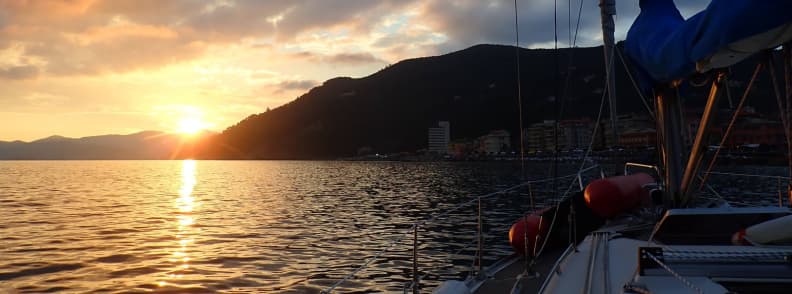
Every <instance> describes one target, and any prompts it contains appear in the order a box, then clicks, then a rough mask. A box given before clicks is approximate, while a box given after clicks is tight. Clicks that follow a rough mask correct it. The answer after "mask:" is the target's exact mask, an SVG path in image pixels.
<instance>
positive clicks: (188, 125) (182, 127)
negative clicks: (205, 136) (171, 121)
mask: <svg viewBox="0 0 792 294" xmlns="http://www.w3.org/2000/svg"><path fill="white" fill-rule="evenodd" d="M206 127H207V125H206V123H205V122H203V121H201V120H200V119H198V118H194V117H185V118H182V119H181V120H179V122H178V127H177V129H176V131H177V132H179V133H181V134H183V135H195V134H197V133H198V132H200V131H202V130H204V129H205V128H206Z"/></svg>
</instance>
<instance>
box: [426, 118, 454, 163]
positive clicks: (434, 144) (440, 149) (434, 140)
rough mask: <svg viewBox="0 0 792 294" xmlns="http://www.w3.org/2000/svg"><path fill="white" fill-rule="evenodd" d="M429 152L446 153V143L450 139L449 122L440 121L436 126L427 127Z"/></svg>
mask: <svg viewBox="0 0 792 294" xmlns="http://www.w3.org/2000/svg"><path fill="white" fill-rule="evenodd" d="M428 133H429V134H428V135H429V136H428V137H429V138H428V139H429V140H428V141H429V142H428V143H429V152H430V153H436V154H443V155H445V154H448V143H449V142H450V141H451V123H449V122H447V121H441V122H438V123H437V127H436V128H429V132H428Z"/></svg>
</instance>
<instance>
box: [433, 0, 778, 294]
mask: <svg viewBox="0 0 792 294" xmlns="http://www.w3.org/2000/svg"><path fill="white" fill-rule="evenodd" d="M600 6H601V8H602V16H603V28H604V29H605V34H606V35H605V38H603V39H604V40H605V41H606V44H605V56H606V64H612V62H609V61H608V60H607V58H608V57H611V58H612V57H613V53H612V52H613V51H612V50H614V47H613V44H612V41H613V38H612V34H613V20H612V16H613V14H615V11H614V9H615V5H614V1H613V0H601V1H600ZM640 8H641V12H640V14H639V15H638V17H637V18H636V19H635V21H634V23H633V25H632V26H631V28H630V30H629V32H628V34H627V39H626V40H625V46H624V47H625V48H624V49H625V54H626V55H627V57H628V58H629V59H630V61H632V64H633V68H632V71H633V72H634V73H636V76H637V77H638V79H639V81H640V85H641V88H642V90H643V91H645V93H651V94H652V95H653V97H654V103H655V105H654V108H655V112H656V113H655V116H656V120H657V131H658V137H659V138H658V141H659V142H660V144H659V150H660V159H659V160H658V162H659V163H660V164H659V165H658V166H652V165H645V164H629V165H628V166H627V167H625V175H623V176H618V177H611V178H602V179H598V180H595V181H592V182H590V183H588V185H587V186H586V187H585V189H584V191H581V192H579V193H576V194H574V195H572V196H571V197H568V198H566V199H564V200H563V201H560V202H559V203H558V204H556V205H554V206H552V207H549V208H547V209H544V210H541V211H536V212H532V213H529V214H526V215H525V216H524V217H521V218H520V219H519V220H517V221H516V222H515V224H514V225H513V226H512V230H511V231H510V236H509V237H510V242H511V244H512V246H513V247H514V250H515V253H516V255H515V256H512V257H510V258H507V259H504V260H502V261H501V262H498V263H495V264H494V265H492V266H491V267H490V268H488V269H485V270H482V271H481V272H478V273H477V274H476V275H472V276H471V277H470V278H468V279H467V280H465V281H447V282H445V283H443V284H442V285H441V286H439V287H438V288H436V289H435V291H434V292H435V293H724V294H725V293H792V210H790V208H789V207H784V206H783V205H781V204H783V202H784V201H783V199H779V206H775V207H732V206H729V204H728V203H727V202H726V201H703V199H701V198H699V197H697V195H698V193H697V191H698V190H699V189H698V187H703V186H705V185H706V182H705V181H706V176H707V175H708V174H709V168H710V167H711V164H710V165H708V166H707V170H706V171H702V164H703V163H704V162H705V160H704V158H705V156H704V153H705V152H706V150H707V144H708V139H709V137H708V130H710V129H711V126H712V124H713V121H714V115H715V113H716V108H717V106H718V102H719V100H720V97H721V92H723V91H722V89H723V87H724V85H723V84H724V81H725V77H726V76H727V74H728V73H727V71H726V70H725V69H726V68H728V67H729V66H732V65H734V64H736V63H739V62H743V61H745V60H747V59H748V58H749V57H751V56H754V55H762V54H763V55H764V56H766V57H765V58H759V59H760V62H759V63H758V64H757V65H756V70H755V72H754V74H753V76H752V80H751V82H749V85H748V87H747V89H746V92H745V93H744V95H743V100H742V101H744V100H745V97H746V96H747V95H748V93H749V91H750V88H751V87H752V85H753V81H754V80H755V79H756V78H757V74H758V73H759V72H760V71H761V70H767V71H769V72H770V73H771V76H772V80H773V83H774V93H775V94H776V99H777V102H778V105H779V112H780V113H781V115H780V117H781V121H782V124H783V126H784V128H785V132H786V138H787V143H792V140H791V137H790V135H792V134H790V132H791V131H792V130H791V129H790V120H791V119H792V118H790V115H791V114H792V112H791V111H790V109H792V106H791V105H790V104H791V103H792V1H784V0H713V1H711V2H710V4H709V5H708V6H707V7H706V8H705V9H704V10H702V11H701V12H699V13H697V14H695V15H693V16H692V17H690V18H688V19H684V18H683V17H682V16H681V14H680V13H679V11H678V9H677V7H676V6H675V4H674V2H673V1H672V0H640ZM608 31H610V32H608ZM608 33H610V38H609V36H608ZM780 48H782V49H780ZM609 51H610V52H609ZM779 53H780V55H782V56H783V58H780V59H782V60H780V62H781V63H782V64H781V65H780V66H779V65H778V64H777V62H778V61H779V60H777V59H779V58H776V56H778V55H779ZM774 61H775V62H774ZM778 68H782V69H783V72H784V79H783V80H784V83H785V86H784V87H781V86H779V85H778V83H777V81H778V80H781V79H780V78H778V77H776V70H777V69H778ZM612 72H613V71H612V67H609V68H608V70H607V73H608V79H609V81H612ZM694 75H696V76H705V77H707V78H708V79H709V80H710V81H711V82H710V84H711V85H710V91H709V95H708V97H707V98H706V99H707V103H706V107H705V109H704V111H703V113H702V115H701V120H700V123H699V126H698V130H697V132H696V136H695V139H694V140H693V142H692V147H691V148H690V150H689V151H686V150H683V146H685V143H684V141H683V135H682V133H681V130H682V126H683V125H684V124H683V121H682V118H683V116H682V113H681V109H682V105H681V103H682V102H681V99H680V97H679V95H678V93H679V91H680V88H681V87H682V85H683V84H684V83H683V82H685V81H686V80H688V79H689V78H690V77H691V76H694ZM609 87H610V86H609ZM682 90H684V89H682ZM611 94H613V93H612V91H611ZM742 101H741V103H740V105H739V106H738V107H737V110H736V111H735V117H733V118H732V120H731V123H730V125H732V124H733V123H734V120H735V118H736V116H737V115H738V114H739V112H740V108H741V107H742V106H743V103H742ZM729 129H731V126H730V127H729V128H728V129H727V131H726V135H728V132H729ZM722 145H723V144H721V145H719V146H722ZM788 145H792V144H788ZM718 148H719V147H718ZM790 151H792V149H787V152H788V154H787V155H788V156H789V155H790V154H789V152H790ZM714 158H717V153H716V156H715V157H714ZM713 162H714V159H713ZM637 169H644V170H646V171H648V172H647V173H631V172H630V171H631V170H637ZM790 169H792V159H790ZM787 179H788V178H787ZM791 190H792V186H790V188H788V189H787V192H786V193H787V197H789V199H788V201H790V202H792V192H790V191H791ZM779 197H780V196H779Z"/></svg>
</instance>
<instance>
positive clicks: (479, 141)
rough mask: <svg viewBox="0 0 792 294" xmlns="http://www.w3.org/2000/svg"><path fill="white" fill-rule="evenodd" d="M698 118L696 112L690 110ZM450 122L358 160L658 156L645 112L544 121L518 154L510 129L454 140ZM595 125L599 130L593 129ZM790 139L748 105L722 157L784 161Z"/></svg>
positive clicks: (714, 142) (531, 129)
mask: <svg viewBox="0 0 792 294" xmlns="http://www.w3.org/2000/svg"><path fill="white" fill-rule="evenodd" d="M686 112H688V113H689V114H690V115H686V117H697V116H696V115H694V114H695V113H696V110H694V109H690V110H686ZM727 112H728V111H723V113H722V114H721V116H720V117H721V118H724V117H725V118H726V119H722V120H721V121H720V122H719V123H718V124H715V125H713V126H712V127H711V128H710V129H709V130H707V131H708V132H710V133H711V134H712V135H711V136H710V138H711V140H710V142H708V150H709V151H714V150H715V149H717V148H718V146H720V143H721V139H722V138H723V136H724V133H725V131H726V129H727V126H728V124H729V120H728V118H730V117H731V116H732V113H727ZM452 123H453V122H451V121H438V122H437V125H435V126H430V127H428V128H427V148H426V149H421V150H416V151H415V152H402V153H398V154H369V153H368V152H367V151H368V150H359V154H358V155H359V156H358V157H356V159H364V160H518V159H519V158H520V157H521V156H523V157H524V159H525V160H534V161H542V160H550V159H557V158H559V157H560V158H561V160H568V159H575V158H580V157H581V155H582V153H584V152H585V151H587V150H589V147H590V148H591V150H592V152H591V153H590V154H589V155H590V156H593V157H595V159H600V160H606V161H607V160H609V159H638V160H644V161H654V160H656V158H657V156H656V145H657V141H658V140H657V132H656V130H655V122H654V119H653V118H651V117H650V116H648V115H643V114H625V115H620V116H619V117H618V118H617V121H616V124H615V126H616V128H615V129H616V134H614V127H613V124H612V123H611V121H610V120H601V121H600V122H599V123H598V125H597V126H595V121H594V120H593V119H590V118H577V119H566V120H559V121H555V120H544V121H541V122H537V123H534V124H531V125H529V126H527V127H526V128H523V130H522V131H523V134H522V138H523V140H524V141H523V144H522V148H523V152H522V154H520V153H521V152H520V148H521V146H520V144H519V142H520V136H514V135H513V134H512V133H511V132H509V131H508V130H503V129H500V130H491V131H489V132H488V133H487V134H483V135H481V136H479V137H477V138H452V136H451V127H452ZM698 126H699V120H698V118H695V119H689V120H688V121H687V122H686V124H685V129H684V130H683V132H682V133H683V135H684V137H685V143H686V144H688V145H692V143H693V142H692V140H693V138H694V137H695V134H696V131H697V130H698ZM595 127H596V133H595ZM785 140H786V138H785V135H784V129H783V126H782V124H781V123H780V121H778V120H777V119H772V118H769V117H766V116H763V115H760V114H759V113H757V112H756V111H754V110H753V109H752V108H750V107H746V108H745V109H744V110H743V111H742V112H741V113H740V114H739V116H738V119H737V121H736V122H735V124H734V126H733V128H732V130H731V132H730V133H729V135H728V137H727V138H726V140H725V141H724V142H723V145H722V146H720V148H721V156H722V157H724V158H726V161H731V162H740V160H741V159H749V158H750V159H751V160H753V161H755V160H757V159H759V160H761V161H763V162H764V163H773V162H774V161H776V160H783V159H784V158H785V155H786V149H785V146H786V141H785Z"/></svg>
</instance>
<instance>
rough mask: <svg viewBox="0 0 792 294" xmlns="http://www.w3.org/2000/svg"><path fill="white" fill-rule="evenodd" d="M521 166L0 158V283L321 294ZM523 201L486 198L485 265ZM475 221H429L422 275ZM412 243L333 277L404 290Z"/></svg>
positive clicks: (348, 287) (450, 271)
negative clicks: (413, 229) (418, 224)
mask: <svg viewBox="0 0 792 294" xmlns="http://www.w3.org/2000/svg"><path fill="white" fill-rule="evenodd" d="M529 169H530V170H533V171H535V172H534V173H531V174H530V175H529V177H530V178H540V177H544V176H547V168H546V166H543V167H533V168H531V167H529ZM563 172H566V171H562V173H563ZM518 176H519V169H518V167H517V165H516V164H515V163H398V162H309V161H305V162H297V161H191V160H188V161H5V162H3V161H0V215H2V217H1V218H0V292H2V291H3V290H12V289H14V290H16V291H20V292H31V293H39V292H50V291H65V292H129V291H133V292H139V291H143V292H147V291H155V292H174V293H189V292H193V293H206V292H232V291H234V292H236V291H248V292H297V293H303V292H308V293H316V292H318V291H320V290H322V289H324V288H326V287H327V286H329V285H331V284H332V283H334V282H335V281H337V280H339V279H341V278H342V277H343V276H345V275H346V274H348V273H349V272H351V271H352V270H353V269H354V268H356V267H357V266H359V265H360V264H362V263H363V262H364V261H365V260H366V259H367V258H369V257H371V256H373V255H374V254H376V253H377V252H378V251H379V250H380V249H382V248H383V246H384V245H385V244H387V243H388V242H390V241H391V240H393V239H395V238H400V237H402V236H404V234H403V233H404V232H405V231H406V230H407V229H408V228H409V227H410V225H411V224H412V223H413V222H415V221H418V220H423V219H425V218H427V217H428V216H430V215H433V214H436V213H438V212H441V211H445V210H446V209H448V208H449V207H452V206H453V205H455V204H456V203H461V202H464V201H468V200H470V199H471V197H472V196H474V195H479V194H484V193H489V192H492V191H495V190H498V189H502V188H505V187H508V186H511V185H513V184H514V183H516V181H517V179H518ZM566 184H567V183H566V182H565V183H564V184H559V185H560V186H562V187H563V188H566ZM534 191H535V192H536V193H537V195H536V196H537V197H538V198H540V201H541V200H542V199H545V198H546V197H544V196H546V195H548V193H547V192H545V193H543V192H542V190H541V189H535V190H534ZM527 203H528V201H527V199H526V198H525V194H522V195H520V194H510V195H505V196H502V198H499V199H498V200H496V201H486V202H485V203H484V211H485V213H484V217H485V228H486V229H487V231H488V235H487V246H486V247H485V250H486V252H487V256H488V258H487V262H488V263H491V262H493V261H494V260H496V259H497V258H498V256H502V255H505V254H509V253H510V250H509V249H508V247H507V245H506V229H507V228H508V227H507V226H508V224H509V223H510V222H511V220H513V219H514V217H515V216H516V215H517V214H518V211H520V210H521V208H520V207H521V206H522V207H525V206H526V205H527ZM475 227H476V219H475V215H474V207H469V208H465V209H462V210H460V211H458V212H456V213H454V214H452V215H450V216H449V217H448V218H445V219H441V220H440V221H439V222H437V223H433V224H431V225H428V226H425V227H424V228H423V230H422V231H421V238H420V248H421V251H420V252H421V260H420V265H421V271H422V273H428V275H427V277H426V279H425V280H424V282H423V285H424V286H425V287H431V286H433V285H436V284H437V283H438V281H441V280H444V279H449V278H462V276H461V275H460V273H464V272H465V271H466V270H468V269H470V265H471V263H472V261H473V259H472V257H471V256H472V255H473V248H472V247H474V246H472V247H471V248H470V249H469V250H463V251H462V254H460V255H455V256H450V254H449V253H450V252H453V251H457V250H458V249H459V248H462V247H464V246H466V245H467V244H470V243H471V241H473V240H474V234H473V232H474V230H475ZM410 250H411V247H410V246H409V244H408V242H407V241H405V242H401V243H399V244H398V245H397V246H395V247H393V249H392V250H390V251H389V252H387V253H386V254H385V255H384V256H383V258H382V259H380V260H377V261H375V262H374V263H372V265H371V266H370V267H369V268H367V269H366V270H365V271H362V272H361V273H359V274H358V275H357V276H356V278H355V279H353V280H351V281H349V282H347V283H345V284H343V285H342V286H341V287H340V288H338V289H339V290H340V291H342V292H349V291H357V292H395V291H401V289H402V287H403V286H404V283H405V282H408V281H409V280H410V275H411V273H410V269H411V259H410V258H411V252H410Z"/></svg>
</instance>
